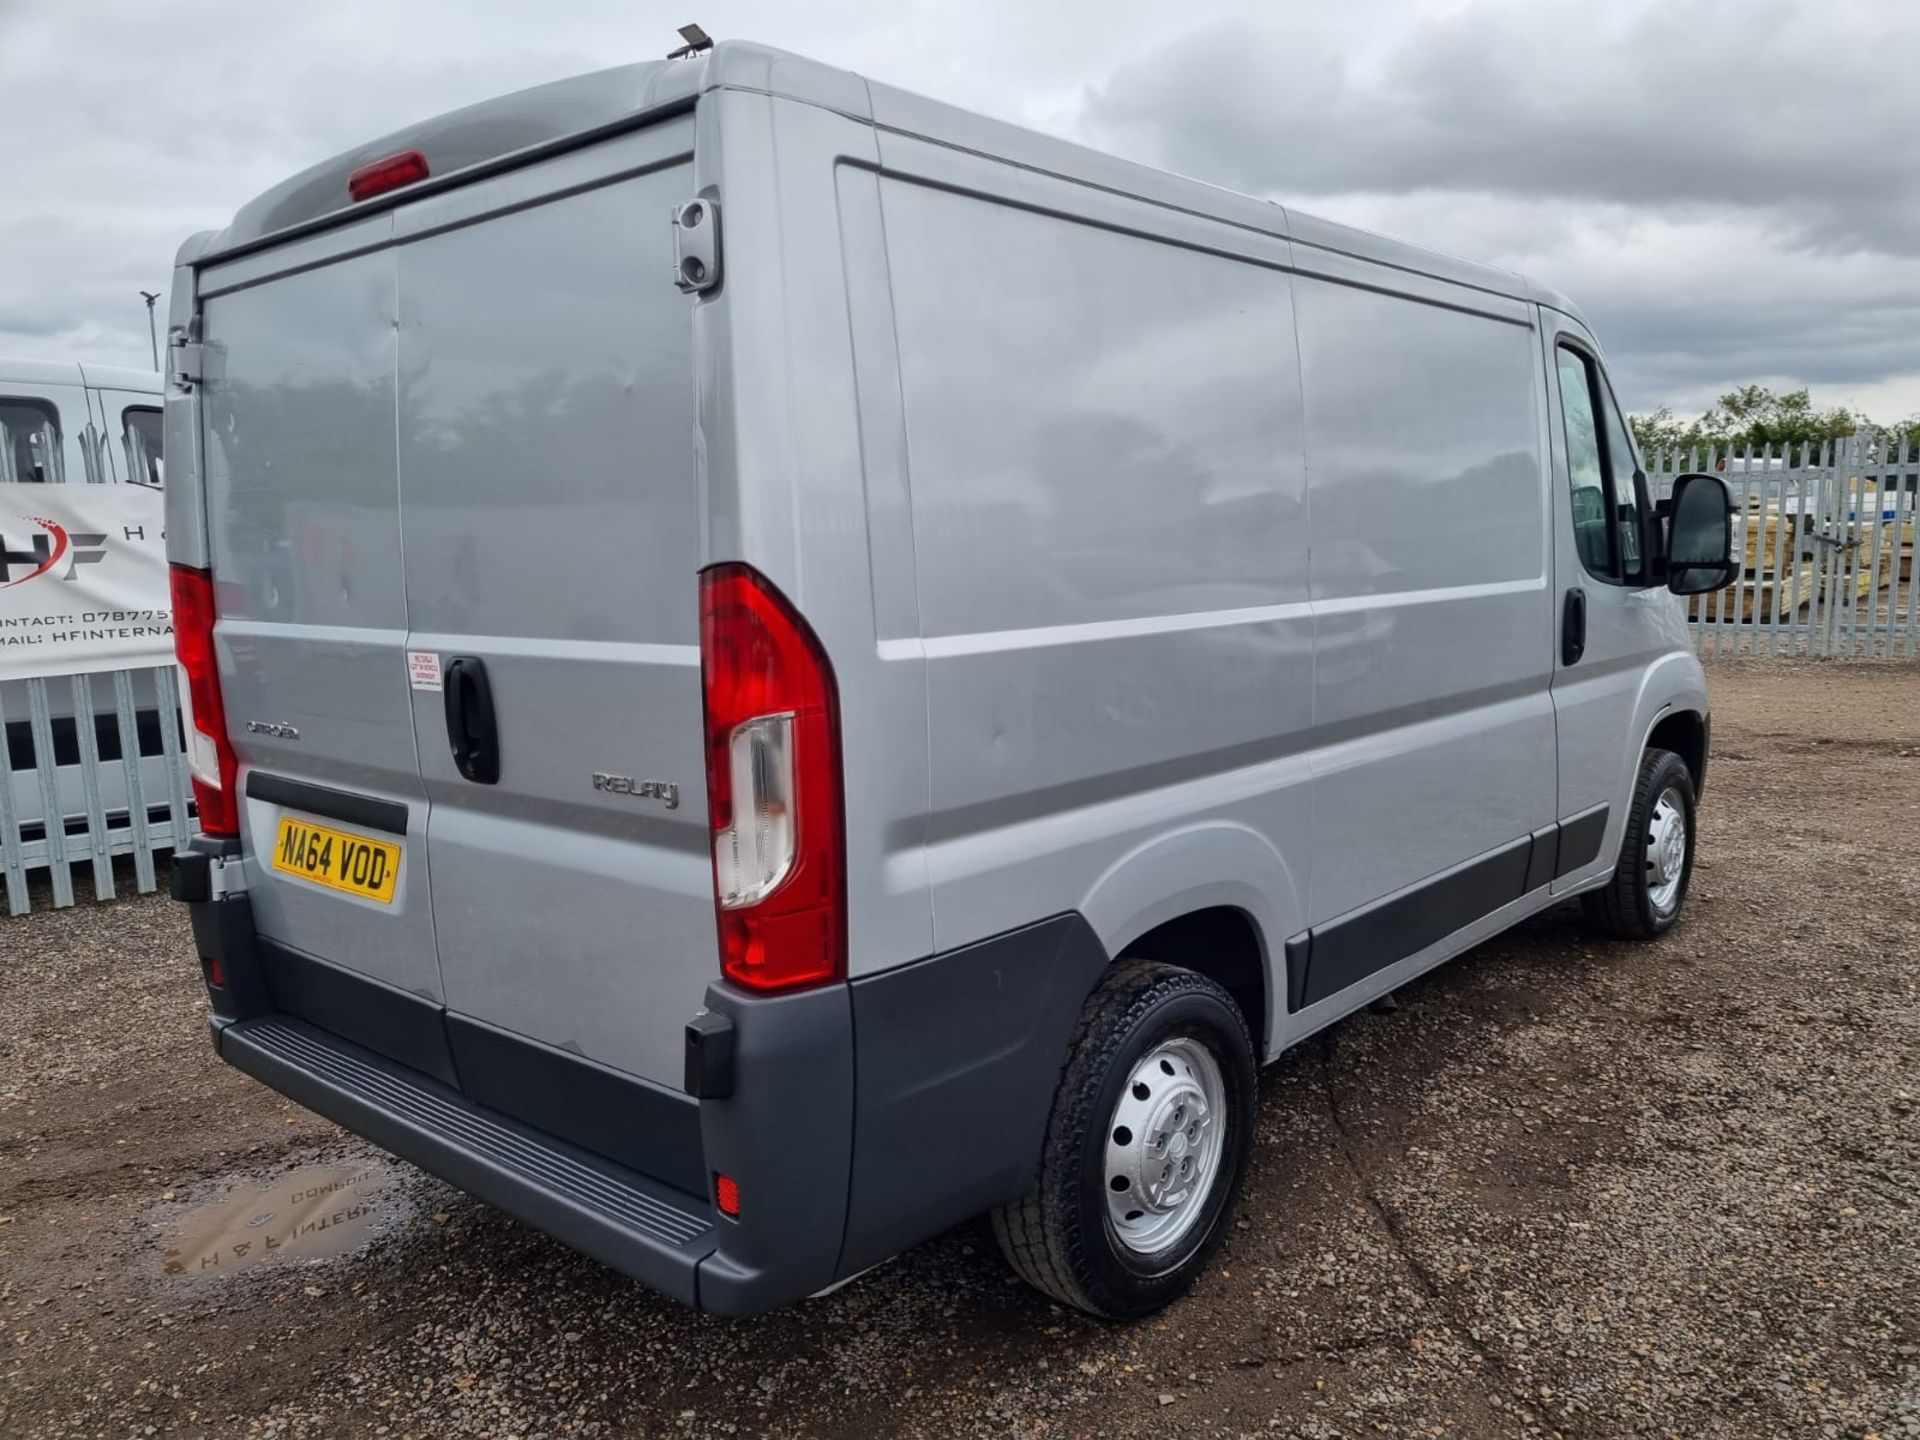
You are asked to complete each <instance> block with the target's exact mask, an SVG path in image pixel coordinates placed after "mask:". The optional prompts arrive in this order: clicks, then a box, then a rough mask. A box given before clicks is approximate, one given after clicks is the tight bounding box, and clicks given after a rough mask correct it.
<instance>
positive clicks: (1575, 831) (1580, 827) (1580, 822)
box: [1553, 805, 1612, 880]
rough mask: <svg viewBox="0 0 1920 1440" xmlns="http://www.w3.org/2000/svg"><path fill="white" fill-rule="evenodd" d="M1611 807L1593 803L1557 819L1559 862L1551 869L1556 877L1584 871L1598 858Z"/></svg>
mask: <svg viewBox="0 0 1920 1440" xmlns="http://www.w3.org/2000/svg"><path fill="white" fill-rule="evenodd" d="M1611 810H1612V807H1611V806H1607V805H1596V806H1594V807H1593V808H1592V809H1591V810H1583V811H1581V813H1580V814H1578V815H1575V816H1573V817H1571V818H1570V819H1566V820H1562V821H1561V822H1560V827H1559V828H1560V862H1559V864H1557V865H1555V866H1554V869H1553V874H1554V878H1555V879H1556V880H1557V879H1559V878H1560V877H1561V876H1563V875H1571V874H1572V873H1573V872H1574V871H1576V870H1584V869H1586V867H1587V866H1589V865H1591V864H1592V863H1593V862H1594V861H1596V860H1598V859H1599V858H1600V842H1601V841H1602V840H1604V839H1605V838H1606V834H1607V816H1608V815H1609V814H1610V813H1611Z"/></svg>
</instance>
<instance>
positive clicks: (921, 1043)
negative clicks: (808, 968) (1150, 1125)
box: [840, 914, 1107, 1272]
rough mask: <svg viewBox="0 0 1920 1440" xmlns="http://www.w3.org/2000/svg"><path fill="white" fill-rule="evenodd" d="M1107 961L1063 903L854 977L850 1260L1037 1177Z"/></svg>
mask: <svg viewBox="0 0 1920 1440" xmlns="http://www.w3.org/2000/svg"><path fill="white" fill-rule="evenodd" d="M1106 966H1107V952H1106V950H1105V948H1104V947H1103V946H1102V945H1101V943H1100V937H1099V936H1098V935H1096V934H1095V933H1094V931H1093V927H1092V926H1090V925H1089V924H1087V922H1086V920H1085V919H1083V918H1082V917H1081V916H1079V915H1077V914H1067V915H1057V916H1055V917H1053V918H1052V919H1050V920H1043V921H1041V922H1039V923H1038V924H1036V925H1028V926H1025V927H1024V928H1022V929H1019V930H1014V931H1010V932H1008V933H1007V934H1004V935H997V936H994V937H993V938H992V939H989V940H983V941H980V942H979V943H978V944H974V945H968V946H965V947H963V948H962V949H959V950H954V951H950V952H948V953H946V954H943V955H937V956H934V957H933V958H931V959H928V960H921V961H919V962H917V963H915V964H912V965H903V966H901V967H900V968H899V969H897V970H888V971H886V972H884V973H882V974H879V975H874V976H870V977H866V978H863V979H860V980H856V981H854V982H853V985H852V987H851V989H852V992H853V1038H854V1057H855V1064H854V1070H855V1074H856V1075H857V1077H858V1083H857V1086H856V1090H855V1108H854V1120H853V1128H854V1141H855V1144H854V1153H853V1180H852V1186H851V1191H850V1194H849V1196H848V1201H847V1238H846V1244H845V1247H844V1248H843V1249H842V1251H841V1254H840V1269H841V1270H842V1271H843V1272H852V1271H856V1270H863V1269H865V1268H866V1267H868V1266H869V1265H873V1264H876V1263H878V1262H879V1261H882V1260H885V1259H886V1258H887V1257H888V1256H889V1255H893V1254H895V1253H897V1252H898V1251H900V1250H903V1249H905V1248H906V1247H907V1246H909V1245H912V1244H914V1243H916V1242H918V1241H920V1240H924V1239H926V1238H928V1237H929V1236H932V1235H935V1234H938V1233H939V1232H940V1231H942V1230H945V1229H947V1228H948V1227H949V1226H952V1225H955V1224H958V1223H959V1222H960V1221H962V1220H966V1219H968V1218H970V1217H972V1216H974V1215H977V1214H979V1213H980V1212H981V1211H983V1210H986V1209H989V1208H991V1207H992V1206H994V1205H999V1204H1004V1203H1006V1202H1007V1201H1011V1200H1016V1199H1018V1198H1019V1197H1020V1196H1021V1195H1023V1194H1025V1193H1026V1192H1027V1190H1028V1189H1029V1188H1030V1187H1031V1186H1032V1184H1033V1181H1034V1176H1035V1175H1036V1174H1037V1173H1038V1169H1039V1164H1040V1148H1041V1144H1042V1142H1043V1140H1044V1139H1045V1135H1046V1128H1047V1117H1048V1115H1049V1114H1050V1113H1051V1111H1052V1107H1053V1096H1054V1091H1055V1090H1056V1089H1057V1088H1058V1086H1059V1083H1060V1068H1061V1066H1062V1065H1063V1064H1064V1063H1065V1061H1066V1056H1067V1046H1068V1043H1069V1041H1070V1039H1071V1037H1072V1034H1073V1026H1074V1021H1075V1020H1076V1018H1077V1017H1078V1016H1079V1014H1080V1007H1081V1006H1082V1005H1083V1004H1085V1003H1086V998H1087V995H1088V994H1089V993H1090V992H1091V991H1092V989H1093V987H1094V986H1095V985H1096V984H1097V983H1098V982H1099V979H1100V974H1101V972H1102V971H1103V970H1105V969H1106Z"/></svg>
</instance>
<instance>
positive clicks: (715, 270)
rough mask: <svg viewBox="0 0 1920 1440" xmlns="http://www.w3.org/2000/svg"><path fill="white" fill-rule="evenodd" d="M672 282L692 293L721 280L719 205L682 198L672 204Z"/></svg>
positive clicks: (708, 288) (712, 285)
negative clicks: (677, 202)
mask: <svg viewBox="0 0 1920 1440" xmlns="http://www.w3.org/2000/svg"><path fill="white" fill-rule="evenodd" d="M673 283H674V284H676V285H678V286H679V287H680V288H681V289H682V290H684V291H685V292H686V293H687V294H689V295H695V294H698V293H699V292H701V291H703V290H711V289H713V287H714V286H716V285H718V284H719V283H720V206H719V203H718V202H717V201H713V200H705V199H700V200H682V201H681V202H680V203H679V204H678V205H676V206H674V207H673Z"/></svg>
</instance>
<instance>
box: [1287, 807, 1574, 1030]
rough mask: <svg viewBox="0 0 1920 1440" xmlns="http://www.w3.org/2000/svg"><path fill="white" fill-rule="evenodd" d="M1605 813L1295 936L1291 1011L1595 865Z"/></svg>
mask: <svg viewBox="0 0 1920 1440" xmlns="http://www.w3.org/2000/svg"><path fill="white" fill-rule="evenodd" d="M1607 815H1608V807H1607V806H1605V805H1599V806H1595V807H1594V808H1593V809H1591V810H1587V811H1584V812H1582V813H1581V814H1579V815H1576V816H1574V817H1573V818H1572V819H1569V820H1563V821H1558V822H1556V823H1555V824H1552V825H1548V826H1545V827H1543V828H1541V829H1539V830H1536V831H1534V832H1533V833H1532V834H1531V835H1523V836H1521V837H1520V838H1519V839H1518V840H1514V841H1511V842H1509V843H1508V844H1506V845H1502V846H1501V847H1500V848H1499V849H1497V850H1492V851H1489V852H1488V853H1487V854H1485V855H1481V856H1478V857H1476V858H1475V859H1472V860H1469V861H1467V863H1466V864H1464V865H1459V866H1456V867H1455V868H1453V869H1452V870H1448V871H1446V872H1444V873H1443V874H1440V875H1436V876H1434V877H1433V878H1432V879H1431V880H1426V881H1423V882H1422V883H1420V884H1419V885H1416V886H1414V887H1413V888H1412V889H1409V890H1403V891H1401V892H1400V893H1399V894H1398V895H1394V896H1391V897H1389V898H1388V899H1386V900H1382V901H1379V902H1377V903H1375V904H1372V905H1368V906H1365V907H1364V908H1362V909H1359V910H1354V911H1350V912H1348V913H1347V914H1345V915H1342V916H1339V917H1338V918H1336V919H1334V920H1331V921H1328V922H1327V923H1326V924H1323V925H1316V926H1314V927H1313V928H1312V929H1311V930H1309V931H1307V932H1306V934H1304V935H1299V936H1295V937H1294V938H1293V939H1291V940H1289V941H1287V948H1286V954H1287V1010H1288V1012H1289V1013H1292V1012H1294V1011H1297V1010H1301V1009H1304V1008H1305V1007H1307V1006H1309V1005H1315V1004H1318V1003H1319V1002H1320V1001H1322V1000H1325V999H1327V998H1328V997H1329V996H1332V995H1337V994H1339V993H1340V991H1342V990H1345V989H1346V988H1347V987H1348V986H1350V985H1357V984H1359V983H1360V982H1361V981H1362V980H1365V979H1366V978H1367V977H1368V976H1369V975H1372V974H1374V973H1376V972H1377V971H1380V970H1384V969H1386V968H1387V967H1388V966H1389V965H1393V964H1396V963H1398V962H1399V961H1401V960H1404V959H1406V958H1407V957H1408V956H1409V955H1416V954H1418V953H1419V952H1420V951H1422V950H1424V949H1426V948H1427V947H1428V946H1429V945H1434V944H1437V943H1438V942H1440V941H1441V940H1444V939H1446V937H1447V936H1449V935H1451V934H1453V933H1454V932H1455V931H1458V930H1463V929H1465V928H1466V927H1467V926H1468V925H1471V924H1472V923H1473V922H1474V921H1476V920H1478V919H1480V917H1481V916H1483V915H1490V914H1492V913H1493V912H1494V911H1495V910H1498V909H1501V908H1502V907H1503V906H1506V905H1510V904H1512V903H1513V902H1514V901H1515V900H1518V899H1519V898H1520V897H1521V896H1523V895H1528V894H1531V893H1532V892H1534V891H1536V890H1538V889H1540V888H1541V887H1543V886H1545V885H1549V884H1551V883H1552V882H1553V881H1554V880H1556V879H1559V878H1560V877H1561V876H1563V875H1568V874H1571V873H1572V872H1573V871H1575V870H1578V869H1580V868H1581V867H1583V866H1585V865H1589V864H1591V863H1592V862H1593V861H1594V860H1595V859H1597V858H1598V857H1599V854H1600V843H1601V840H1602V839H1603V838H1604V837H1605V835H1606V832H1607Z"/></svg>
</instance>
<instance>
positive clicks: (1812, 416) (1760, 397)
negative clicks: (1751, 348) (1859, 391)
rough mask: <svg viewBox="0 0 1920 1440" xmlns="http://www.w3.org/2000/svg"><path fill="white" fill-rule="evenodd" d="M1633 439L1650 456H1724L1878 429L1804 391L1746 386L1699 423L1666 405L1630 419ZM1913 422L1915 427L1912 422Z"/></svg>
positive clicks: (1730, 393)
mask: <svg viewBox="0 0 1920 1440" xmlns="http://www.w3.org/2000/svg"><path fill="white" fill-rule="evenodd" d="M1627 419H1628V423H1629V424H1630V425H1631V426H1632V427H1633V434H1634V438H1635V439H1636V440H1638V441H1639V442H1640V448H1641V449H1642V450H1643V451H1644V452H1646V453H1648V454H1658V453H1659V452H1661V451H1663V450H1687V449H1693V448H1698V449H1702V450H1704V449H1706V448H1707V447H1708V446H1709V445H1711V446H1713V447H1715V448H1716V449H1718V450H1720V451H1722V452H1725V451H1727V450H1728V449H1732V450H1734V451H1735V452H1739V451H1741V450H1744V449H1746V448H1747V447H1749V446H1751V447H1752V448H1753V449H1755V450H1758V449H1760V448H1761V447H1762V446H1765V445H1772V446H1773V447H1774V449H1775V450H1780V449H1782V448H1784V447H1786V446H1789V445H1791V446H1793V447H1795V448H1798V447H1799V446H1801V445H1803V444H1807V443H1812V444H1815V445H1818V444H1820V443H1821V442H1822V441H1826V440H1844V439H1846V438H1847V437H1848V436H1850V435H1852V434H1853V433H1854V432H1855V431H1856V430H1861V429H1868V430H1871V429H1874V428H1876V427H1875V426H1874V424H1873V422H1872V421H1871V420H1869V419H1868V418H1867V417H1866V416H1865V415H1864V414H1862V413H1861V412H1859V411H1857V410H1849V409H1848V408H1847V407H1846V406H1844V405H1836V406H1834V407H1833V408H1832V409H1830V410H1820V409H1816V408H1815V406H1814V403H1813V397H1812V396H1811V395H1809V394H1808V393H1807V391H1806V390H1805V389H1800V390H1789V391H1786V392H1785V393H1784V394H1776V393H1775V392H1774V391H1772V390H1769V389H1768V388H1767V387H1766V386H1764V385H1742V386H1741V387H1740V388H1739V389H1737V390H1729V391H1728V392H1727V393H1726V394H1724V395H1722V396H1721V397H1720V399H1719V402H1718V403H1717V404H1716V405H1715V406H1714V407H1713V409H1711V410H1709V411H1707V412H1706V413H1705V414H1703V415H1701V417H1700V418H1699V419H1698V420H1694V421H1683V420H1680V419H1678V418H1677V417H1676V416H1675V415H1674V413H1673V411H1672V410H1671V409H1669V408H1667V407H1666V406H1664V405H1663V406H1662V407H1661V408H1660V409H1658V410H1655V411H1654V412H1653V413H1652V414H1650V415H1630V416H1628V417H1627ZM1909 423H1911V422H1909Z"/></svg>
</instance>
